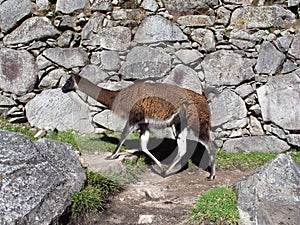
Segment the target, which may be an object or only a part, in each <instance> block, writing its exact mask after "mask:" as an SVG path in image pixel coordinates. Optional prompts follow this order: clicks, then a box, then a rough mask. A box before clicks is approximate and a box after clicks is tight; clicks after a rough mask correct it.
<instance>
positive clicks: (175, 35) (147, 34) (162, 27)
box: [134, 16, 187, 44]
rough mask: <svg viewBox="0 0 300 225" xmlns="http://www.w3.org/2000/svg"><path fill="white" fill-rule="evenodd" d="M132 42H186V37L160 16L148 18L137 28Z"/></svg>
mask: <svg viewBox="0 0 300 225" xmlns="http://www.w3.org/2000/svg"><path fill="white" fill-rule="evenodd" d="M134 40H135V41H136V42H138V43H141V44H149V43H156V42H160V41H173V42H176V41H186V40H187V37H186V36H185V35H184V34H183V32H182V31H181V30H180V28H179V27H177V26H176V25H175V24H173V23H172V22H171V21H169V20H167V19H165V18H164V17H162V16H149V17H147V18H146V19H145V20H143V22H142V23H141V25H140V26H139V28H138V30H137V31H136V33H135V36H134Z"/></svg>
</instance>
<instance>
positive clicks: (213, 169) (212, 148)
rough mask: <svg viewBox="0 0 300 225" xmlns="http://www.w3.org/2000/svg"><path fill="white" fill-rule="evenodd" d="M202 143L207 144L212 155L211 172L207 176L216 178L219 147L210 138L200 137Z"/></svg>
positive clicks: (212, 178) (211, 178) (206, 146)
mask: <svg viewBox="0 0 300 225" xmlns="http://www.w3.org/2000/svg"><path fill="white" fill-rule="evenodd" d="M199 141H200V142H201V144H202V145H204V146H205V148H206V150H207V151H208V155H209V157H210V174H209V176H208V177H207V179H208V180H214V179H215V176H216V153H217V149H216V147H215V145H214V143H213V142H212V141H211V139H210V138H204V139H199Z"/></svg>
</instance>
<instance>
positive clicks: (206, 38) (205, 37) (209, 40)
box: [191, 28, 216, 52]
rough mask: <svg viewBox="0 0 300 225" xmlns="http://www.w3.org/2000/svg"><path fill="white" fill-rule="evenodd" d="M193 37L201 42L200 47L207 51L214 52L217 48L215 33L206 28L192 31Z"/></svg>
mask: <svg viewBox="0 0 300 225" xmlns="http://www.w3.org/2000/svg"><path fill="white" fill-rule="evenodd" d="M191 38H192V40H193V41H196V42H197V43H198V44H199V46H200V47H199V48H200V50H202V51H205V52H212V51H215V50H216V40H215V35H214V33H213V32H212V31H211V30H209V29H205V28H198V29H195V30H194V31H193V32H192V33H191Z"/></svg>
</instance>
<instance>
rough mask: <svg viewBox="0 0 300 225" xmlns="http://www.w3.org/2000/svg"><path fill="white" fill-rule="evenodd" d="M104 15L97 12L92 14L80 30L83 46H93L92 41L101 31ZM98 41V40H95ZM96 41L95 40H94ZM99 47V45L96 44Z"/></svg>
mask: <svg viewBox="0 0 300 225" xmlns="http://www.w3.org/2000/svg"><path fill="white" fill-rule="evenodd" d="M103 20H104V15H103V14H101V13H98V12H95V13H93V15H92V17H91V19H90V20H89V21H88V22H87V24H86V25H85V26H84V28H83V30H82V40H83V43H84V44H86V45H87V44H89V45H93V42H92V41H93V39H95V38H97V34H98V33H99V32H100V31H101V29H102V23H103ZM86 40H89V41H86ZM97 40H98V38H97ZM94 41H96V40H94ZM96 43H97V42H96ZM98 45H100V43H98Z"/></svg>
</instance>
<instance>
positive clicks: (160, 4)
mask: <svg viewBox="0 0 300 225" xmlns="http://www.w3.org/2000/svg"><path fill="white" fill-rule="evenodd" d="M299 2H300V1H299V0H285V1H284V0H283V1H279V0H275V1H268V0H260V1H255V0H213V1H211V0H209V1H208V0H201V1H200V0H190V1H181V0H172V1H171V0H138V1H124V0H90V1H88V0H76V1H73V0H72V1H71V0H68V1H66V0H56V1H55V0H54V1H48V0H31V1H30V0H22V1H20V0H18V1H16V0H2V1H1V0H0V113H1V114H4V115H5V116H7V117H9V118H10V120H11V122H23V121H28V122H29V123H30V124H31V125H32V126H36V127H38V128H41V129H55V128H56V129H59V130H66V129H74V130H77V131H80V132H98V131H101V130H102V129H100V128H108V129H112V130H120V129H122V127H123V126H124V121H123V120H121V119H119V118H118V117H116V116H115V115H113V114H112V113H111V112H110V111H108V110H106V109H105V107H104V106H103V105H101V104H100V103H97V102H96V101H95V100H93V99H91V98H90V97H88V96H86V95H85V94H83V93H77V94H75V93H71V94H67V95H65V94H62V92H61V91H60V87H61V85H62V84H63V83H64V81H65V80H66V79H67V78H68V74H67V73H66V72H67V71H69V70H73V71H75V72H78V73H80V74H81V75H82V76H84V77H87V78H88V79H90V80H91V81H92V82H94V83H97V84H99V85H100V86H102V87H105V88H110V89H119V88H122V87H126V86H128V85H131V84H132V83H133V82H136V81H139V80H150V81H151V82H165V83H170V84H175V85H179V86H182V87H186V88H190V89H192V90H194V91H196V92H199V93H202V92H204V93H206V95H207V96H208V98H209V101H210V106H211V109H212V124H213V127H214V137H215V142H216V143H217V145H218V146H219V147H222V148H224V149H226V150H228V151H233V152H237V151H247V152H251V151H255V150H260V151H267V152H270V151H275V152H281V151H285V150H287V149H289V148H290V147H300V119H299V118H300V116H299V112H300V94H299V93H300V25H299Z"/></svg>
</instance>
